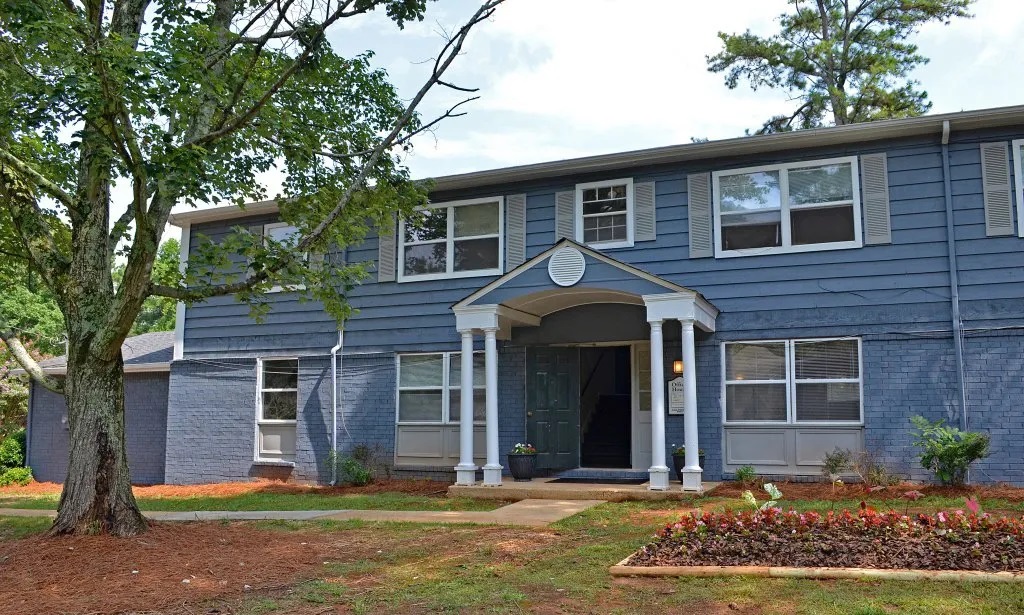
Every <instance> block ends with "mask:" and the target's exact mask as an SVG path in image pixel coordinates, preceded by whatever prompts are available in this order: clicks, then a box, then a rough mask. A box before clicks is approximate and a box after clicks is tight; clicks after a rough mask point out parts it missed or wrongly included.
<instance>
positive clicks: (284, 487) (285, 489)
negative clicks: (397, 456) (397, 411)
mask: <svg viewBox="0 0 1024 615" xmlns="http://www.w3.org/2000/svg"><path fill="white" fill-rule="evenodd" d="M60 491H61V485H60V483H37V482H31V483H29V484H28V485H25V486H24V487H22V486H18V485H12V486H9V487H0V495H24V496H33V495H59V494H60ZM132 491H134V492H135V497H137V498H187V497H230V496H234V495H244V494H246V493H285V494H304V493H315V494H318V495H347V494H367V495H369V494H374V493H407V494H410V495H425V496H438V497H442V496H444V495H445V494H446V493H447V492H448V483H445V482H441V481H432V480H397V479H396V480H380V481H375V482H373V483H370V484H369V485H365V486H362V487H352V486H348V487H330V486H323V485H300V484H297V483H286V482H283V481H273V480H253V481H245V482H235V483H212V484H207V485H152V486H148V487H143V486H137V487H133V488H132Z"/></svg>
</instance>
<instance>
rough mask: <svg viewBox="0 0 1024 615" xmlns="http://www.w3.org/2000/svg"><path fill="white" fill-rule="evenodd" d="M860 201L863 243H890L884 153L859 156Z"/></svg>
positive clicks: (887, 168) (886, 166)
mask: <svg viewBox="0 0 1024 615" xmlns="http://www.w3.org/2000/svg"><path fill="white" fill-rule="evenodd" d="M860 173H861V189H862V194H861V202H862V203H863V205H864V243H865V244H869V245H873V244H880V243H892V227H891V225H890V223H889V165H888V162H887V158H886V155H885V154H884V153H882V154H866V155H864V156H861V157H860Z"/></svg>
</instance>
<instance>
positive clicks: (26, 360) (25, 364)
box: [0, 327, 64, 393]
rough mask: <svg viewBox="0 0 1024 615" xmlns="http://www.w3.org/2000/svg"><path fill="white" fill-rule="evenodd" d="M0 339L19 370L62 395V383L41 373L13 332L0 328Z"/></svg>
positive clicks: (40, 368) (41, 370)
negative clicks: (18, 366) (19, 366)
mask: <svg viewBox="0 0 1024 615" xmlns="http://www.w3.org/2000/svg"><path fill="white" fill-rule="evenodd" d="M0 339H2V340H3V341H4V343H5V344H7V348H8V349H9V350H10V351H11V355H12V356H14V360H15V361H17V362H18V365H21V368H22V369H24V370H25V373H26V374H28V375H29V376H31V377H32V379H33V380H35V381H36V382H38V383H39V384H41V385H43V386H44V387H46V388H48V389H50V390H51V391H53V392H54V393H64V383H63V382H61V381H60V380H57V379H56V378H54V377H53V376H50V375H49V374H47V373H46V372H44V371H43V368H42V367H40V366H39V363H37V362H36V360H35V359H33V358H32V355H30V354H29V353H28V350H27V349H26V348H25V346H24V345H23V344H22V343H21V340H20V339H18V336H17V334H16V333H15V332H14V331H13V330H11V329H8V328H7V327H0Z"/></svg>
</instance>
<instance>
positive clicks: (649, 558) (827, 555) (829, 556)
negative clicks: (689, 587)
mask: <svg viewBox="0 0 1024 615" xmlns="http://www.w3.org/2000/svg"><path fill="white" fill-rule="evenodd" d="M628 565H630V566H795V567H831V568H909V569H917V570H985V571H991V572H998V571H1007V570H1009V571H1021V570H1024V542H1021V541H1013V542H1009V543H1008V542H1007V541H1006V536H1005V535H999V534H991V535H987V534H981V535H978V536H975V537H972V538H971V539H969V540H964V541H960V542H954V541H951V540H949V539H948V538H946V537H943V536H936V535H926V536H922V537H913V538H912V537H899V538H891V539H888V540H887V539H884V538H879V537H876V536H871V535H864V534H862V533H859V532H856V531H851V530H847V529H834V530H831V531H829V532H828V533H817V532H814V533H808V534H805V535H799V534H797V535H788V536H780V535H777V534H774V533H771V532H764V533H762V532H754V533H752V534H750V535H748V536H730V537H728V538H727V539H715V538H709V539H699V538H697V537H696V536H689V537H676V538H672V539H667V540H661V541H658V542H655V543H652V544H650V545H648V546H646V547H644V548H643V549H641V550H640V551H638V552H637V554H636V555H634V556H633V557H632V558H631V559H630V560H629V563H628Z"/></svg>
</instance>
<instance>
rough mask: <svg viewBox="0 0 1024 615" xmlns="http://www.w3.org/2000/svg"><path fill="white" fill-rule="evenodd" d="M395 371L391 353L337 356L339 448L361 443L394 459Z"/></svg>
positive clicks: (348, 448) (343, 449)
mask: <svg viewBox="0 0 1024 615" xmlns="http://www.w3.org/2000/svg"><path fill="white" fill-rule="evenodd" d="M329 363H330V362H329V361H328V364H329ZM328 366H329V365H328ZM396 375H397V372H396V365H395V354H394V353H390V352H386V353H383V352H382V353H373V354H357V355H345V356H343V357H341V359H340V377H339V378H338V381H339V382H338V388H339V400H340V403H341V407H340V408H339V412H338V450H339V452H341V453H342V454H344V453H349V452H351V451H352V449H353V448H354V447H356V446H358V445H365V446H368V447H370V448H371V450H373V451H374V452H375V453H376V454H377V455H378V456H379V457H380V458H381V459H382V460H384V461H386V462H387V463H389V464H393V463H394V456H395V416H396V415H395V395H396V393H395V391H396V388H395V378H396ZM328 377H330V374H328ZM328 401H329V400H328ZM327 433H330V430H329V429H328V430H327Z"/></svg>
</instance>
